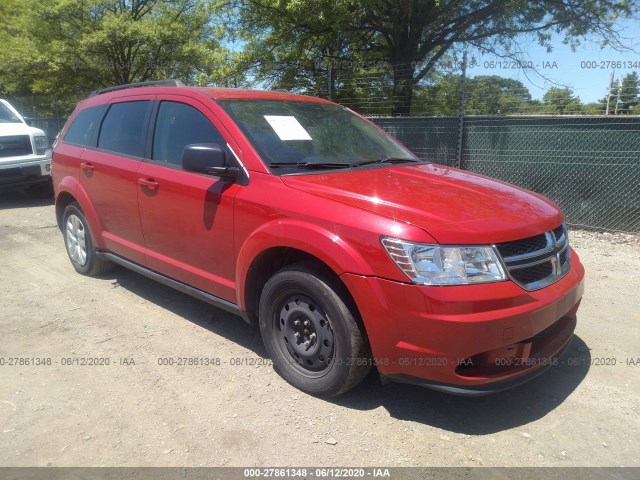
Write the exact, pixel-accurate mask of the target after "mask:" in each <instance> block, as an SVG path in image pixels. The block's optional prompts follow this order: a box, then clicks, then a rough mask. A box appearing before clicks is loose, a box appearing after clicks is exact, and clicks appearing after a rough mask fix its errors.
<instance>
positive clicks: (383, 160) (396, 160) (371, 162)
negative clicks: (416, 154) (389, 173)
mask: <svg viewBox="0 0 640 480" xmlns="http://www.w3.org/2000/svg"><path fill="white" fill-rule="evenodd" d="M421 161H422V160H418V159H416V158H402V157H387V158H378V159H376V160H365V161H364V162H358V163H354V164H353V165H354V166H358V167H359V166H361V165H374V164H376V163H407V162H408V163H417V162H421Z"/></svg>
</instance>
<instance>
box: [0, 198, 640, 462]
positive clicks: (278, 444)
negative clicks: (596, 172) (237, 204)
mask: <svg viewBox="0 0 640 480" xmlns="http://www.w3.org/2000/svg"><path fill="white" fill-rule="evenodd" d="M571 240H572V244H573V246H574V247H575V249H576V250H577V252H578V254H579V255H580V257H581V259H582V261H583V263H584V264H585V267H586V269H587V283H586V293H585V296H584V299H583V302H582V306H581V310H580V312H579V313H580V315H579V320H578V322H579V323H578V327H577V330H576V335H575V338H574V340H573V341H572V344H571V347H570V349H569V350H568V351H567V353H566V354H565V355H564V357H563V359H562V364H561V365H559V366H558V367H556V368H553V369H551V370H550V371H548V372H546V373H545V374H544V375H542V376H541V377H538V378H537V379H535V380H534V381H532V382H531V383H529V384H526V385H524V386H522V387H520V388H518V389H515V390H512V391H509V392H505V393H501V394H498V395H494V396H489V397H482V398H460V397H452V396H448V395H445V394H441V393H436V392H432V391H429V390H424V389H421V388H417V387H412V386H406V385H388V386H382V385H381V384H380V382H379V379H378V378H377V377H376V375H374V374H372V375H371V376H370V377H369V378H367V380H365V382H364V383H363V384H362V385H360V386H359V387H357V388H356V389H354V390H353V391H351V392H349V393H348V394H346V395H344V396H342V397H339V398H337V399H335V400H332V401H325V400H320V399H317V398H314V397H311V396H308V395H306V394H304V393H302V392H300V391H298V390H296V389H294V388H293V387H291V386H289V385H288V384H286V383H285V382H284V381H283V380H281V379H280V378H279V377H278V376H277V375H276V374H275V373H274V372H273V370H272V368H271V367H270V366H269V365H268V361H267V360H266V359H265V350H264V348H263V347H262V344H261V340H260V336H259V332H258V331H257V329H255V328H253V327H250V326H248V325H246V324H245V323H244V322H243V321H242V320H240V319H239V318H236V317H234V316H232V315H230V314H227V313H224V312H222V311H220V310H217V309H215V308H212V307H211V306H209V305H207V304H205V303H201V302H199V301H197V300H194V299H192V298H191V297H189V296H187V295H184V294H181V293H178V292H176V291H173V290H171V289H169V288H167V287H164V286H162V285H160V284H158V283H155V282H153V281H151V280H147V279H146V278H144V277H141V276H139V275H137V274H134V273H132V272H129V271H127V270H124V269H120V268H118V269H116V270H114V271H113V272H112V273H110V274H108V275H107V276H104V277H101V278H87V277H83V276H80V275H78V274H76V273H75V272H74V270H73V268H72V267H71V264H70V262H69V260H68V258H67V255H66V253H65V251H64V247H63V241H62V236H61V234H60V232H59V231H58V229H57V227H56V225H55V220H54V207H53V205H52V202H51V201H43V200H31V199H28V198H27V197H25V196H23V195H22V194H19V193H4V194H2V195H0V260H1V261H0V287H1V288H0V331H1V334H2V337H1V340H0V429H1V431H0V466H45V465H53V466H223V465H224V466H640V455H639V453H638V452H640V398H639V394H640V321H639V320H640V313H639V312H640V295H639V292H640V243H638V238H637V237H633V236H627V235H602V234H591V233H586V232H573V233H572V236H571ZM176 357H200V358H210V359H212V360H211V361H210V363H211V364H210V365H208V366H202V365H200V366H176V365H173V366H171V365H159V362H160V363H162V362H163V361H164V360H163V359H165V358H176ZM88 358H91V359H98V360H97V362H98V363H101V362H102V363H106V362H107V361H108V362H109V365H104V364H102V365H86V364H85V365H83V364H81V363H82V362H85V360H84V359H88ZM11 359H13V360H11ZM21 359H22V360H21ZM48 359H50V360H48ZM215 359H220V365H216V364H215V363H216V362H217V360H215ZM20 362H22V363H23V364H22V365H20ZM48 362H51V364H50V365H47V363H48ZM89 362H92V361H91V360H90V361H89ZM93 362H95V360H94V361H93ZM16 363H17V364H16ZM24 363H31V364H30V365H24ZM69 363H70V365H69ZM612 363H615V365H612Z"/></svg>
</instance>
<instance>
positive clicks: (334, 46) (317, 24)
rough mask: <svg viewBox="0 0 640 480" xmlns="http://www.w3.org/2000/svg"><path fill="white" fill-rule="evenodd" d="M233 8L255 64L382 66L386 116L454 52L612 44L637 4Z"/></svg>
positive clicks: (260, 2)
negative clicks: (588, 39)
mask: <svg viewBox="0 0 640 480" xmlns="http://www.w3.org/2000/svg"><path fill="white" fill-rule="evenodd" d="M237 8H238V12H239V13H240V20H241V21H240V27H241V30H242V31H243V32H244V35H245V38H247V39H249V40H251V39H253V40H254V41H253V42H250V44H249V48H250V49H251V51H252V52H253V54H254V55H255V57H254V58H256V59H258V58H259V59H269V60H275V63H278V62H279V61H280V60H281V59H285V61H289V60H290V59H291V58H292V57H293V58H298V59H301V60H302V61H301V64H300V65H301V66H300V67H298V70H303V69H304V68H302V67H304V65H305V64H307V63H308V62H309V61H313V59H314V58H315V59H316V60H325V59H329V60H334V59H336V58H337V59H351V60H353V59H355V60H358V61H365V62H366V61H381V62H386V63H387V64H388V65H389V70H390V75H391V79H392V86H393V87H392V91H391V99H392V103H393V109H392V113H393V114H398V115H403V114H408V113H409V112H410V111H411V101H412V94H413V89H414V87H415V86H416V85H418V84H419V83H420V81H421V80H423V79H424V78H425V77H427V76H428V75H429V74H430V72H432V70H433V69H434V68H435V66H436V65H437V63H438V61H439V60H440V59H441V58H443V56H445V55H446V54H447V53H448V52H450V51H451V50H452V49H455V48H456V47H457V46H460V45H462V44H468V45H472V46H476V47H478V48H482V49H484V50H485V51H487V50H488V51H494V52H496V51H497V52H501V53H502V54H506V55H510V54H511V51H512V50H510V47H511V46H512V45H513V44H514V42H516V41H517V39H518V38H521V37H520V36H521V35H523V34H527V35H536V36H537V40H538V41H539V43H541V44H542V45H545V46H547V48H551V45H550V40H551V36H552V34H560V35H563V36H564V39H565V41H567V42H568V43H572V44H577V43H579V41H580V39H581V38H583V37H584V36H585V35H588V34H592V33H593V34H597V35H600V36H601V37H602V38H603V41H605V42H608V43H610V44H614V45H620V43H619V41H618V37H617V34H616V31H615V29H614V22H615V20H616V19H617V18H618V17H629V16H631V15H632V14H634V13H635V12H637V11H638V1H637V0H609V1H587V2H570V1H555V0H553V1H541V2H530V1H525V0H512V1H496V0H472V1H468V0H465V1H463V0H448V1H440V0H307V1H302V0H245V1H242V2H240V3H239V5H238V7H237ZM258 38H259V39H260V40H259V41H258V40H256V39H258ZM256 47H258V48H256ZM310 72H311V74H312V75H310V76H311V77H313V73H314V72H313V69H311V70H310ZM316 73H317V72H316ZM298 75H302V73H301V72H298ZM305 75H306V73H305ZM312 81H313V78H312Z"/></svg>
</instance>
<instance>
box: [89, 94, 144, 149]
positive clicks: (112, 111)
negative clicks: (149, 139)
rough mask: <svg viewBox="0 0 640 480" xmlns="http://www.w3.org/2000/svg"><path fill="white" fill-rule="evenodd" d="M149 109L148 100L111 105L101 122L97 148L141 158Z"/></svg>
mask: <svg viewBox="0 0 640 480" xmlns="http://www.w3.org/2000/svg"><path fill="white" fill-rule="evenodd" d="M150 107H151V102H150V101H148V100H143V101H135V102H124V103H114V104H113V105H111V107H110V108H109V111H108V112H107V115H106V116H105V117H104V120H103V121H102V128H101V129H100V138H99V139H98V148H100V149H103V150H109V151H110V152H116V153H122V154H124V155H131V156H134V157H142V156H143V155H144V147H145V139H146V135H147V117H148V114H149V109H150Z"/></svg>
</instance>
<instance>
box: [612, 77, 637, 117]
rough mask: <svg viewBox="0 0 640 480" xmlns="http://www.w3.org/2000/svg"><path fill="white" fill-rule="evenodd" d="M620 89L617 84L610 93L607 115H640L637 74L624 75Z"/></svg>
mask: <svg viewBox="0 0 640 480" xmlns="http://www.w3.org/2000/svg"><path fill="white" fill-rule="evenodd" d="M621 82H622V88H620V83H618V84H617V85H616V86H615V88H613V89H612V91H611V100H610V102H611V103H610V106H609V113H618V114H619V115H625V114H627V115H628V114H637V113H640V108H639V107H638V105H640V82H639V81H638V74H637V73H636V72H631V73H629V74H627V75H625V76H624V77H623V78H622V80H621Z"/></svg>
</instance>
